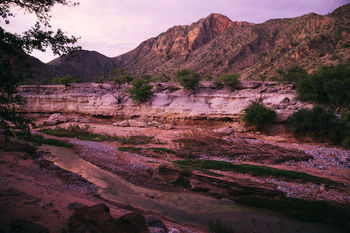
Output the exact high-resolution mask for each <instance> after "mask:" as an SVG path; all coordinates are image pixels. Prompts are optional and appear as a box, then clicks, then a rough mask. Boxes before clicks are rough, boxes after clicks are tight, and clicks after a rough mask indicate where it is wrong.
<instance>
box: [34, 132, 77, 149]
mask: <svg viewBox="0 0 350 233" xmlns="http://www.w3.org/2000/svg"><path fill="white" fill-rule="evenodd" d="M29 140H30V141H31V142H33V143H35V144H39V145H41V144H46V145H52V146H61V147H66V148H71V147H72V146H73V145H72V144H71V143H69V142H65V141H61V140H57V139H53V138H44V137H43V136H41V135H37V134H33V135H31V136H30V139H29Z"/></svg>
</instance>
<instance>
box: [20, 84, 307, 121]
mask: <svg viewBox="0 0 350 233" xmlns="http://www.w3.org/2000/svg"><path fill="white" fill-rule="evenodd" d="M153 85H154V91H155V95H154V96H153V97H152V98H151V99H150V100H149V101H148V102H146V103H143V104H140V103H137V102H135V101H133V100H132V99H131V98H129V94H128V93H127V91H126V89H127V87H124V88H121V89H118V88H116V87H115V86H113V85H111V84H103V85H101V84H95V83H86V84H73V85H72V86H69V87H65V86H63V85H48V86H21V87H20V88H19V90H20V94H21V95H22V96H23V97H25V99H26V100H27V103H26V105H25V106H24V110H25V111H27V112H36V113H38V112H39V113H52V112H61V113H77V114H88V115H99V116H110V117H115V118H119V119H130V118H135V117H139V118H144V119H147V118H148V119H160V120H167V121H169V120H176V119H227V118H233V119H236V118H238V117H239V116H240V115H241V114H242V112H243V110H244V109H245V108H246V107H247V106H248V105H249V104H250V102H252V101H254V100H256V99H258V98H261V99H262V100H263V103H264V104H265V105H266V106H267V107H270V108H273V109H275V110H276V112H277V114H278V119H279V120H283V119H285V118H286V117H287V116H289V115H290V114H292V113H293V112H295V111H297V110H298V109H300V108H305V107H310V105H308V104H305V103H301V102H299V101H298V100H297V99H296V91H295V90H294V89H293V85H291V84H277V83H274V82H265V83H262V82H243V83H241V87H240V88H239V90H236V91H231V90H229V89H216V88H215V86H214V85H213V84H212V83H211V82H202V83H201V86H200V89H199V90H198V91H197V93H196V94H193V93H191V92H189V91H187V90H184V89H181V88H180V89H178V90H176V89H177V88H178V87H177V86H176V84H175V83H154V84H153ZM173 90H175V91H173Z"/></svg>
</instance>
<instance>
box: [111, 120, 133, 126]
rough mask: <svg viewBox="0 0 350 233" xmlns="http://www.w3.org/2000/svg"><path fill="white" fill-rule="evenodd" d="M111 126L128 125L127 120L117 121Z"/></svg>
mask: <svg viewBox="0 0 350 233" xmlns="http://www.w3.org/2000/svg"><path fill="white" fill-rule="evenodd" d="M113 126H119V127H129V126H130V125H129V121H127V120H125V121H118V122H115V123H113Z"/></svg>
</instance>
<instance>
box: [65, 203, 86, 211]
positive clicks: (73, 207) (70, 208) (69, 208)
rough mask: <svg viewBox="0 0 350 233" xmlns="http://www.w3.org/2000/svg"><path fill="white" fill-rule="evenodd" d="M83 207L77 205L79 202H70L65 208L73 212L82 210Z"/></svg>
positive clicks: (79, 204)
mask: <svg viewBox="0 0 350 233" xmlns="http://www.w3.org/2000/svg"><path fill="white" fill-rule="evenodd" d="M84 206H85V205H83V204H81V203H79V202H72V203H69V205H68V206H67V208H68V210H75V209H78V208H82V207H84Z"/></svg>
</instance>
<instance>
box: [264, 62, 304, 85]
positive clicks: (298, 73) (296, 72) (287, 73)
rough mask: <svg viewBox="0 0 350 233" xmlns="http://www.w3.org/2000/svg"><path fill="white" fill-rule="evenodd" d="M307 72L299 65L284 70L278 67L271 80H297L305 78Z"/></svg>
mask: <svg viewBox="0 0 350 233" xmlns="http://www.w3.org/2000/svg"><path fill="white" fill-rule="evenodd" d="M307 76H308V74H307V72H306V70H305V69H303V68H301V67H300V66H291V67H288V68H286V69H285V70H282V69H278V70H276V73H275V74H274V75H273V76H272V78H271V79H272V80H274V81H281V82H297V81H298V80H303V79H305V78H307Z"/></svg>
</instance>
